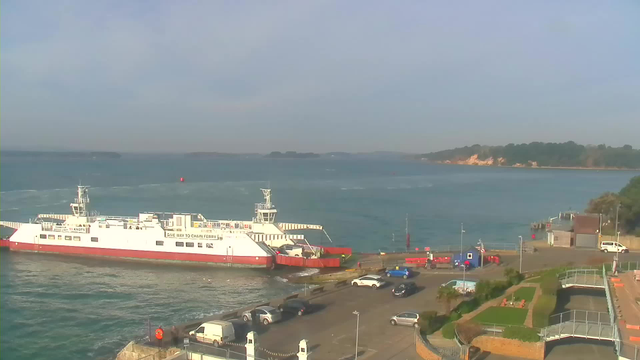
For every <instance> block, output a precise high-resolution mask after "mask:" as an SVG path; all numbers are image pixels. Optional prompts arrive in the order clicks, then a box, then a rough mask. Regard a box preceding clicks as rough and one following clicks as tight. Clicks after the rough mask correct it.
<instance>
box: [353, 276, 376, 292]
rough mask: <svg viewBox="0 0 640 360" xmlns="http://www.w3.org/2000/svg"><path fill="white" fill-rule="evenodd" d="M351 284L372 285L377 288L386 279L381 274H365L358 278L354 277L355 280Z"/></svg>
mask: <svg viewBox="0 0 640 360" xmlns="http://www.w3.org/2000/svg"><path fill="white" fill-rule="evenodd" d="M351 285H353V286H370V287H372V288H374V289H377V288H379V287H382V286H383V285H384V280H382V276H380V275H365V276H362V277H359V278H357V279H353V281H351Z"/></svg>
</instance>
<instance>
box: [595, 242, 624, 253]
mask: <svg viewBox="0 0 640 360" xmlns="http://www.w3.org/2000/svg"><path fill="white" fill-rule="evenodd" d="M600 251H603V252H615V253H628V252H629V249H627V247H626V246H624V245H622V244H620V243H619V242H616V241H603V242H601V243H600Z"/></svg>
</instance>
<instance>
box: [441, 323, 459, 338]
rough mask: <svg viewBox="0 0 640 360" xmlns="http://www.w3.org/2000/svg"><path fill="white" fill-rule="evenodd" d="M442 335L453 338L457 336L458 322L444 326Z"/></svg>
mask: <svg viewBox="0 0 640 360" xmlns="http://www.w3.org/2000/svg"><path fill="white" fill-rule="evenodd" d="M442 337H443V338H445V339H453V338H455V337H456V323H453V322H450V323H448V324H446V325H445V326H443V327H442Z"/></svg>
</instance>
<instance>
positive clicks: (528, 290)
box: [515, 286, 536, 305]
mask: <svg viewBox="0 0 640 360" xmlns="http://www.w3.org/2000/svg"><path fill="white" fill-rule="evenodd" d="M535 293H536V288H534V287H530V286H529V287H521V288H520V289H518V290H516V294H515V295H516V299H517V300H522V299H524V300H525V301H526V302H527V305H528V304H530V303H531V301H532V300H533V295H535Z"/></svg>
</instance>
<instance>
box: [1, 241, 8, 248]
mask: <svg viewBox="0 0 640 360" xmlns="http://www.w3.org/2000/svg"><path fill="white" fill-rule="evenodd" d="M0 247H6V248H8V247H9V240H8V239H0Z"/></svg>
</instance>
